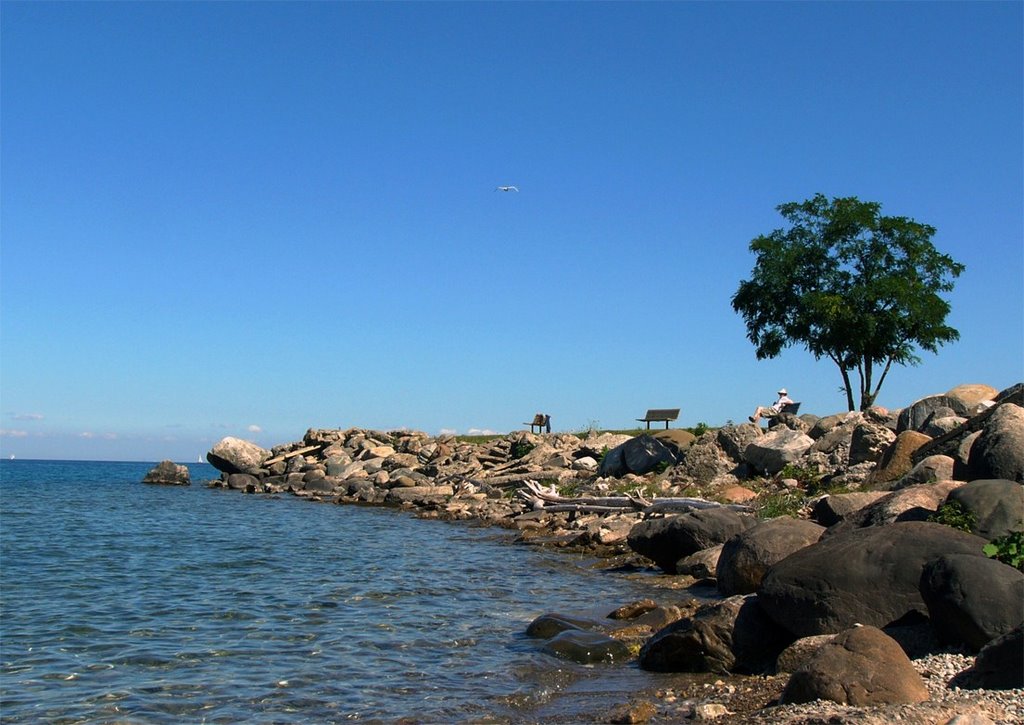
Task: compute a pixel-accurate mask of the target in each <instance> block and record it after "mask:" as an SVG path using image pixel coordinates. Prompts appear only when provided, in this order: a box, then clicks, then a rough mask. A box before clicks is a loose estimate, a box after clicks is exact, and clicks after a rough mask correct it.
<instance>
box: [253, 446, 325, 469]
mask: <svg viewBox="0 0 1024 725" xmlns="http://www.w3.org/2000/svg"><path fill="white" fill-rule="evenodd" d="M321 448H323V446H306V447H305V448H299V449H298V450H297V451H291V452H289V453H285V454H284V455H281V456H274V457H273V458H268V459H267V460H265V461H263V465H264V466H272V465H274V464H275V463H280V462H281V461H285V460H287V459H289V458H294V457H295V456H301V455H303V454H304V453H311V452H313V451H316V450H319V449H321Z"/></svg>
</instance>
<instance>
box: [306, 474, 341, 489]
mask: <svg viewBox="0 0 1024 725" xmlns="http://www.w3.org/2000/svg"><path fill="white" fill-rule="evenodd" d="M337 481H338V479H335V478H328V477H326V476H317V477H316V478H311V479H309V480H304V481H303V485H302V490H303V491H309V492H311V493H333V492H334V488H335V485H336V483H337Z"/></svg>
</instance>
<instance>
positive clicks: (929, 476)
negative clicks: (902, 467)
mask: <svg viewBox="0 0 1024 725" xmlns="http://www.w3.org/2000/svg"><path fill="white" fill-rule="evenodd" d="M953 463H954V461H953V459H952V458H951V457H950V456H943V455H933V456H927V457H925V458H923V459H921V460H920V461H918V462H917V463H916V464H915V465H914V467H913V468H911V469H910V471H908V472H907V474H906V475H905V476H903V477H902V478H900V480H898V481H896V482H895V483H893V484H892V485H891V488H892V489H893V490H898V489H901V488H906V487H907V486H915V485H917V484H919V483H930V482H932V481H948V480H950V479H951V478H953Z"/></svg>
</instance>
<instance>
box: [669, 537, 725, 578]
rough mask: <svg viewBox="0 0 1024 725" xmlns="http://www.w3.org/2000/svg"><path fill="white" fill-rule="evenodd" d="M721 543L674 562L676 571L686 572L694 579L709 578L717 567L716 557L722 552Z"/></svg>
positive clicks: (713, 574) (712, 576)
mask: <svg viewBox="0 0 1024 725" xmlns="http://www.w3.org/2000/svg"><path fill="white" fill-rule="evenodd" d="M722 546H723V544H719V545H718V546H712V547H710V548H708V549H701V550H700V551H697V552H694V553H693V554H690V555H689V556H686V557H683V558H682V559H680V560H679V561H678V562H676V572H677V573H679V574H688V575H690V576H692V577H694V578H695V579H711V578H714V576H715V570H716V569H717V568H718V558H719V557H720V556H721V554H722Z"/></svg>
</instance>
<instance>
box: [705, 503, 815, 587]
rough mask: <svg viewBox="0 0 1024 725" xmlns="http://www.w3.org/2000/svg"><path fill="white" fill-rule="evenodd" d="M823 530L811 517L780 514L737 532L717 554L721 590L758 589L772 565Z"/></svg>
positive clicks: (718, 578)
mask: <svg viewBox="0 0 1024 725" xmlns="http://www.w3.org/2000/svg"><path fill="white" fill-rule="evenodd" d="M824 531H825V527H823V526H819V525H818V524H816V523H814V522H812V521H805V520H803V519H793V518H789V517H788V516H780V517H779V518H775V519H769V520H768V521H762V522H760V523H758V524H757V525H756V526H752V527H751V528H749V529H747V530H746V531H742V532H740V533H738V534H736V535H735V536H734V537H732V538H731V539H729V540H728V541H727V542H725V544H723V546H722V553H721V554H720V555H719V557H718V565H717V567H716V569H715V578H716V579H717V581H718V591H720V592H721V593H722V594H724V595H726V596H729V595H732V594H749V593H752V592H756V591H757V587H758V585H759V584H760V583H761V579H762V578H763V577H764V574H765V572H766V571H768V569H769V567H771V566H772V565H773V564H775V563H776V562H779V561H782V560H783V559H785V558H786V557H787V556H789V555H790V554H792V553H793V552H794V551H798V550H800V549H802V548H804V547H805V546H810V545H811V544H813V543H815V542H816V541H817V540H818V539H820V538H821V535H822V533H824Z"/></svg>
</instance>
